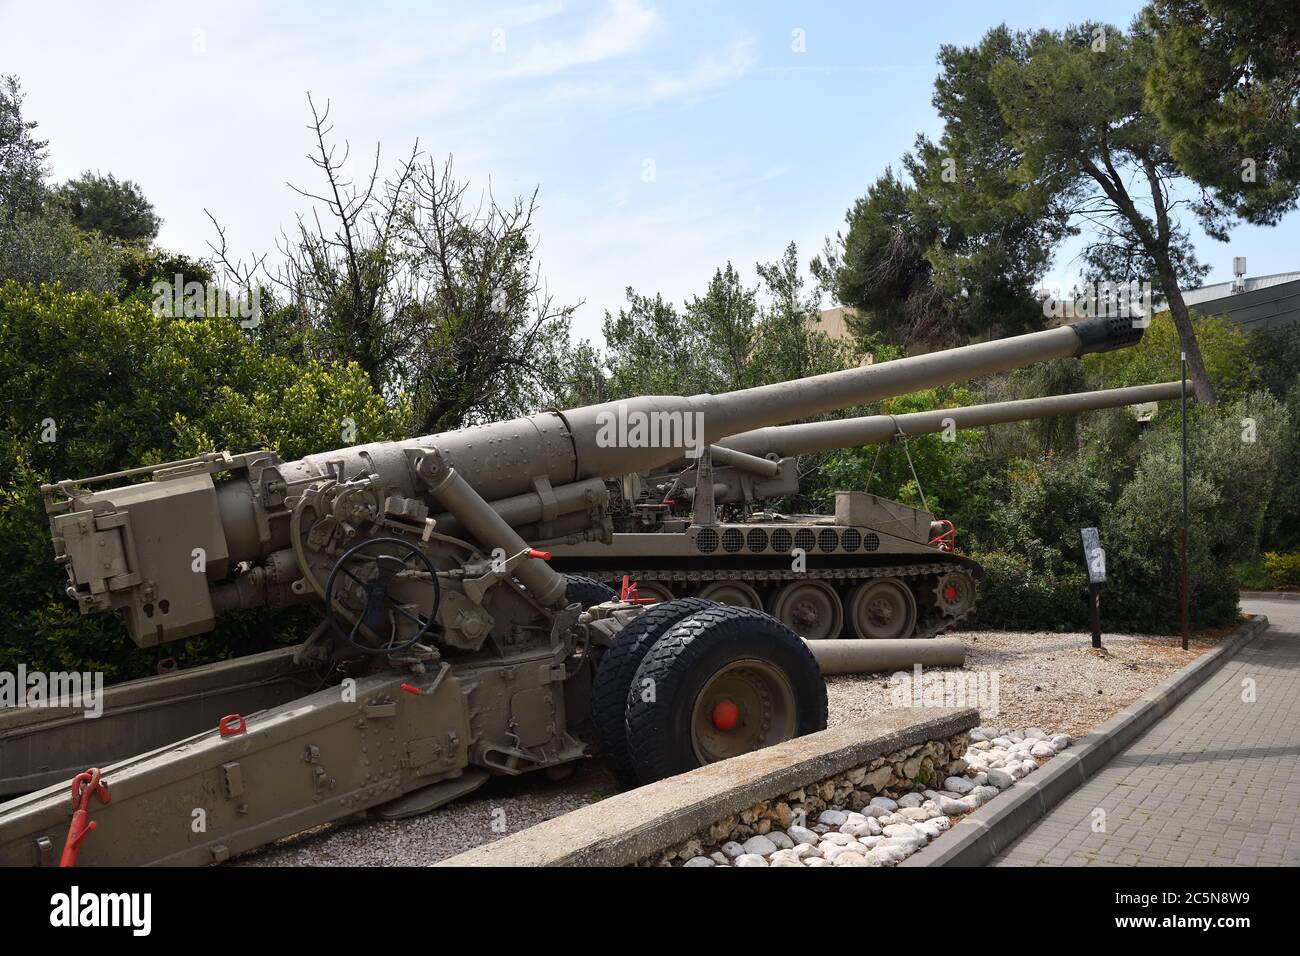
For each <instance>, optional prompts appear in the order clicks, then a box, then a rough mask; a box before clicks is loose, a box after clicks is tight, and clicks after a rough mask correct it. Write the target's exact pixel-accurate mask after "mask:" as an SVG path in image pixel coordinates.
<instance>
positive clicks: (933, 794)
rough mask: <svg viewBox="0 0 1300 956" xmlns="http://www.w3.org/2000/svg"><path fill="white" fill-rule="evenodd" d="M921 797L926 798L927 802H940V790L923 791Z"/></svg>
mask: <svg viewBox="0 0 1300 956" xmlns="http://www.w3.org/2000/svg"><path fill="white" fill-rule="evenodd" d="M921 796H923V797H925V799H927V800H938V799H939V791H938V790H922V791H921Z"/></svg>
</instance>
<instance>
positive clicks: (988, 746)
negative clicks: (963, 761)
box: [966, 739, 993, 754]
mask: <svg viewBox="0 0 1300 956" xmlns="http://www.w3.org/2000/svg"><path fill="white" fill-rule="evenodd" d="M992 749H993V741H991V740H983V739H981V740H977V741H975V743H973V744H971V745H970V750H968V751H966V753H968V754H969V753H970V752H971V751H974V752H975V753H978V754H986V753H988V752H989V751H990V750H992Z"/></svg>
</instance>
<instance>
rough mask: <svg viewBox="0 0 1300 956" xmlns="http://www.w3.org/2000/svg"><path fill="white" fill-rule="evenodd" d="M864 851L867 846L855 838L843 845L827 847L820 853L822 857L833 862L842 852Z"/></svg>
mask: <svg viewBox="0 0 1300 956" xmlns="http://www.w3.org/2000/svg"><path fill="white" fill-rule="evenodd" d="M865 852H867V848H866V847H865V846H863V845H862V844H861V843H859V842H858V841H857V840H854V841H853V842H852V843H849V844H847V845H845V846H831V847H827V848H826V851H825V852H824V853H823V854H822V859H823V860H830V861H831V862H832V863H833V862H835V860H836V859H838V858H839V856H840V855H841V854H843V853H865Z"/></svg>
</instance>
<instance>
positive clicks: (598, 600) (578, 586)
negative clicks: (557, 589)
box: [564, 574, 618, 610]
mask: <svg viewBox="0 0 1300 956" xmlns="http://www.w3.org/2000/svg"><path fill="white" fill-rule="evenodd" d="M564 579H565V581H567V582H568V583H567V584H566V585H565V587H564V599H565V600H566V601H568V602H569V603H571V604H573V603H577V604H581V605H582V607H583V609H584V610H585V609H587V608H589V607H591V606H593V605H595V604H604V603H605V602H606V601H612V600H614V599H615V598H617V597H618V595H617V594H615V593H614V589H613V588H611V587H610V586H609V585H608V584H601V583H600V582H599V581H597V580H595V579H593V578H584V577H583V576H582V575H581V574H566V575H565V576H564Z"/></svg>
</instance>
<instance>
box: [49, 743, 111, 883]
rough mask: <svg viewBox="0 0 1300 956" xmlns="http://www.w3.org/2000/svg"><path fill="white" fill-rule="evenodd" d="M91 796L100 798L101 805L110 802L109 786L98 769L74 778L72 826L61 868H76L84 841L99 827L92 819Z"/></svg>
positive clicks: (64, 845) (93, 768) (92, 769)
mask: <svg viewBox="0 0 1300 956" xmlns="http://www.w3.org/2000/svg"><path fill="white" fill-rule="evenodd" d="M91 794H94V795H95V796H97V797H99V802H100V803H108V801H109V795H108V785H107V784H105V783H103V782H102V781H101V780H100V778H99V768H98V767H92V768H91V769H90V770H85V771H82V772H81V773H79V774H77V775H76V776H75V777H73V778H72V808H73V809H72V824H71V826H69V827H68V839H67V840H66V841H65V842H64V844H63V855H62V856H61V857H60V858H59V866H76V865H77V856H78V855H79V854H80V853H81V844H82V841H83V840H85V839H86V837H87V836H89V835H90V832H91V831H92V830H94V829H95V828H96V827H98V826H99V824H98V823H96V822H94V821H93V820H91V819H90V795H91Z"/></svg>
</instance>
